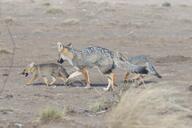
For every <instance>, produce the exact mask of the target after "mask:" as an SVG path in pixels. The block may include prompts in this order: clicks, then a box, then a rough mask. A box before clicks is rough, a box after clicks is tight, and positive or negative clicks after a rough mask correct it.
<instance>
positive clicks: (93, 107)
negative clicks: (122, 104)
mask: <svg viewBox="0 0 192 128" xmlns="http://www.w3.org/2000/svg"><path fill="white" fill-rule="evenodd" d="M111 106H112V102H110V101H107V100H99V101H97V102H95V103H93V104H90V105H89V110H90V111H91V112H93V113H98V112H101V111H107V110H109V109H110V108H111Z"/></svg>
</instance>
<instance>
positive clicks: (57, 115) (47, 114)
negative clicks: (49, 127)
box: [40, 107, 63, 123]
mask: <svg viewBox="0 0 192 128" xmlns="http://www.w3.org/2000/svg"><path fill="white" fill-rule="evenodd" d="M62 118H63V112H61V111H58V110H57V109H55V108H51V107H48V108H46V109H44V110H43V111H42V112H41V114H40V121H41V122H43V123H47V122H52V121H57V120H61V119H62Z"/></svg>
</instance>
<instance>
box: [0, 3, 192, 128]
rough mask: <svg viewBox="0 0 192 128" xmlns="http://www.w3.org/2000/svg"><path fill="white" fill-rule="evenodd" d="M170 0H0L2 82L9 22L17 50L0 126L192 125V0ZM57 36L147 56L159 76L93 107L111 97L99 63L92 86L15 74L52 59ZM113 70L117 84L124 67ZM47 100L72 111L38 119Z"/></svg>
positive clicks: (0, 97) (0, 101)
mask: <svg viewBox="0 0 192 128" xmlns="http://www.w3.org/2000/svg"><path fill="white" fill-rule="evenodd" d="M167 1H169V2H170V4H171V6H166V5H165V6H162V4H163V2H162V1H161V0H145V2H144V1H143V0H1V1H0V9H1V10H0V60H1V61H0V82H1V88H2V87H3V82H4V80H5V79H6V77H7V72H8V70H9V65H11V58H12V55H13V54H12V52H13V46H12V43H11V38H10V35H9V33H8V28H7V25H6V24H8V25H9V29H10V31H11V33H12V36H13V39H14V41H15V43H16V51H15V55H14V66H13V67H12V69H11V73H10V76H9V77H8V81H7V83H6V86H5V88H4V91H3V93H1V94H0V127H1V128H18V127H19V128H20V127H24V128H32V127H33V128H35V127H37V128H107V127H109V128H110V127H114V128H117V127H119V128H120V127H125V128H128V126H129V127H130V128H141V127H142V128H150V127H151V128H155V127H159V128H173V127H174V128H175V127H177V126H178V128H190V127H191V126H192V102H191V101H192V82H191V76H192V66H191V65H192V50H191V49H192V29H191V28H192V2H191V1H189V0H182V1H181V0H167ZM58 41H60V42H63V43H68V42H69V43H72V44H73V47H75V48H77V49H82V48H85V47H87V46H90V45H98V46H102V47H106V48H109V49H111V50H114V51H121V52H123V53H124V54H126V55H127V56H133V55H141V54H142V55H146V56H148V57H150V58H151V60H152V61H153V62H154V64H155V65H156V68H157V70H158V71H159V73H160V74H161V75H162V76H163V78H162V79H161V80H159V79H157V78H155V77H152V76H148V77H147V78H146V81H149V82H147V84H146V89H143V88H142V87H139V88H134V87H132V85H133V84H130V86H131V88H130V89H129V90H127V92H126V94H125V97H124V98H122V100H121V101H120V103H119V104H117V106H116V105H114V106H113V107H112V110H109V111H107V112H105V113H100V114H96V115H95V114H90V113H89V112H87V111H89V109H90V106H93V104H95V103H97V102H99V101H101V100H110V99H111V98H112V97H113V96H114V95H113V92H104V91H103V90H102V88H103V87H105V86H106V84H107V80H106V78H105V77H103V76H102V75H101V74H100V73H99V72H98V71H97V70H96V69H91V70H90V75H91V82H92V86H93V89H90V90H89V89H85V88H83V85H81V84H78V83H77V84H74V85H73V86H71V87H66V86H58V87H56V88H52V87H46V86H45V85H44V84H42V83H41V82H42V81H37V82H36V83H35V84H34V85H32V86H25V80H26V79H25V78H24V77H23V76H21V75H19V73H20V72H21V71H22V70H23V68H24V66H26V65H27V64H29V63H31V62H35V63H46V62H56V60H57V57H58V53H57V48H56V43H57V42H58ZM116 73H117V76H118V78H117V85H122V84H123V75H124V74H125V71H119V70H117V71H116ZM57 84H62V81H58V82H57ZM125 98H126V99H125ZM125 102H126V103H125ZM46 107H54V108H56V109H58V110H61V111H62V110H64V109H65V108H66V107H70V108H72V109H73V111H74V112H73V113H70V114H68V115H66V117H65V119H64V120H62V121H58V122H50V123H48V124H47V123H45V124H43V123H37V122H38V119H39V117H40V113H41V112H42V110H43V109H45V108H46ZM141 108H145V109H141ZM129 110H130V111H129ZM133 120H134V121H136V122H134V121H133ZM20 125H22V126H20Z"/></svg>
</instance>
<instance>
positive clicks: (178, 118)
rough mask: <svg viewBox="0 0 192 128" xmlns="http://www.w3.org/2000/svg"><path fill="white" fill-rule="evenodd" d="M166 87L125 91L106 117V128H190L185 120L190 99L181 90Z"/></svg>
mask: <svg viewBox="0 0 192 128" xmlns="http://www.w3.org/2000/svg"><path fill="white" fill-rule="evenodd" d="M167 86H168V85H167ZM167 86H166V87H165V86H164V87H162V86H161V87H151V88H148V89H139V88H137V89H134V88H133V89H129V90H127V91H126V92H125V93H124V94H123V95H122V97H121V100H120V102H119V104H118V105H117V107H115V108H114V109H113V110H112V112H111V113H110V114H109V115H108V119H107V120H108V123H109V127H111V128H117V127H119V128H141V127H142V128H168V127H175V126H177V127H179V128H188V127H187V126H189V125H191V124H192V123H191V122H190V119H189V118H188V119H187V118H186V117H187V115H192V110H191V109H190V106H191V104H190V103H189V101H190V100H191V99H192V98H189V97H190V96H189V92H186V89H184V88H181V86H180V87H174V86H169V87H167ZM189 113H190V114H189Z"/></svg>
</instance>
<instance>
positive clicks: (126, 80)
mask: <svg viewBox="0 0 192 128" xmlns="http://www.w3.org/2000/svg"><path fill="white" fill-rule="evenodd" d="M128 80H129V72H127V73H126V74H125V77H124V83H127V82H128Z"/></svg>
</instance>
